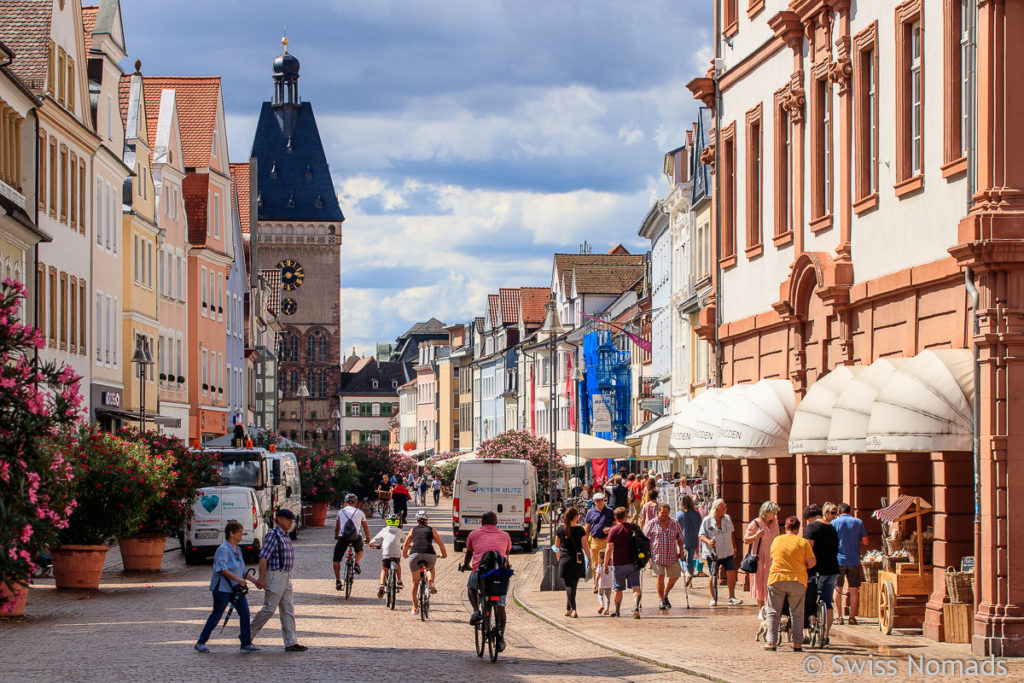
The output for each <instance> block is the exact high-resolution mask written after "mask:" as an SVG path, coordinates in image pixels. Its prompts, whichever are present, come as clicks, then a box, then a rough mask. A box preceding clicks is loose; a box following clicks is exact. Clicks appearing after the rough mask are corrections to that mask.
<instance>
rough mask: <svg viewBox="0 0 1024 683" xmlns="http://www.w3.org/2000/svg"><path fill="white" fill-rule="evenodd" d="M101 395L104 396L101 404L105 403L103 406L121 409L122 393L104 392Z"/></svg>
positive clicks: (101, 397)
mask: <svg viewBox="0 0 1024 683" xmlns="http://www.w3.org/2000/svg"><path fill="white" fill-rule="evenodd" d="M101 394H102V395H101V396H100V399H101V402H102V403H103V405H105V406H108V407H110V408H120V407H121V393H120V392H118V391H104V392H101Z"/></svg>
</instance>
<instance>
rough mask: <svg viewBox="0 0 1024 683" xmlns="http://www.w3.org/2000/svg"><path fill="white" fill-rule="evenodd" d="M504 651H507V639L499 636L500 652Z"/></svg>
mask: <svg viewBox="0 0 1024 683" xmlns="http://www.w3.org/2000/svg"><path fill="white" fill-rule="evenodd" d="M504 651H505V639H504V638H498V652H504Z"/></svg>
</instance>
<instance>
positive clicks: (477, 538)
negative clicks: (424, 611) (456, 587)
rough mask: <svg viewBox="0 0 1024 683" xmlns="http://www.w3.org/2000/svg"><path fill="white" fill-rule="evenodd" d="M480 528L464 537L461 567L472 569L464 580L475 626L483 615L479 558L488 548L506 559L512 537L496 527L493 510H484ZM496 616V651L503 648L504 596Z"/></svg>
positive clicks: (472, 621)
mask: <svg viewBox="0 0 1024 683" xmlns="http://www.w3.org/2000/svg"><path fill="white" fill-rule="evenodd" d="M480 524H481V526H480V528H479V529H476V530H475V531H472V532H470V534H469V536H468V537H467V538H466V561H465V562H464V563H463V565H462V568H463V569H470V568H471V569H472V570H473V572H472V573H471V574H470V575H469V581H467V582H466V589H467V592H468V593H469V602H470V604H471V605H473V616H472V617H470V619H469V623H470V624H473V625H474V626H476V624H477V623H479V621H480V619H481V618H482V616H483V615H481V614H480V596H479V588H478V580H477V573H476V570H477V568H479V566H480V560H481V559H482V558H483V556H484V554H485V553H487V552H488V551H490V550H494V551H497V552H498V554H500V555H501V556H502V557H504V558H505V559H506V560H507V559H508V554H509V553H510V552H512V537H511V536H509V535H508V533H507V532H504V531H502V530H501V529H499V528H498V515H497V513H495V512H485V513H484V514H483V516H482V517H481V518H480ZM494 613H495V616H496V617H497V619H496V620H497V626H498V631H499V633H501V636H500V637H499V639H498V651H499V652H500V651H502V650H504V649H505V596H504V595H502V596H501V600H500V601H499V602H498V605H497V607H495V610H494Z"/></svg>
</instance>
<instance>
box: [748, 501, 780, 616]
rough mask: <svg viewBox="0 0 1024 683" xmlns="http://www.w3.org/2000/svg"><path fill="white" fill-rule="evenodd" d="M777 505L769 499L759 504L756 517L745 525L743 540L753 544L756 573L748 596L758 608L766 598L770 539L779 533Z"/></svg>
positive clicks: (769, 565) (770, 563) (770, 547)
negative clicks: (756, 558) (755, 557)
mask: <svg viewBox="0 0 1024 683" xmlns="http://www.w3.org/2000/svg"><path fill="white" fill-rule="evenodd" d="M778 516H779V506H778V505H776V504H775V503H773V502H772V501H770V500H767V501H765V502H764V503H762V504H761V512H760V513H759V514H758V515H757V518H756V519H754V520H753V521H751V522H750V524H748V525H747V531H746V533H744V534H743V542H744V543H750V544H752V545H753V548H751V552H756V553H757V557H758V560H757V573H756V574H754V577H753V580H751V582H750V597H752V598H754V599H755V600H757V606H758V608H759V609H760V608H761V607H764V603H765V601H766V600H768V571H769V570H770V569H771V566H772V558H771V549H772V541H774V540H775V537H776V536H778V535H779V520H778Z"/></svg>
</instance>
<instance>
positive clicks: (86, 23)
mask: <svg viewBox="0 0 1024 683" xmlns="http://www.w3.org/2000/svg"><path fill="white" fill-rule="evenodd" d="M99 11H100V8H99V6H98V5H92V6H90V7H83V8H82V29H83V32H84V33H85V58H86V59H88V58H89V48H91V47H92V29H93V27H94V26H96V14H97V12H99Z"/></svg>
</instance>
